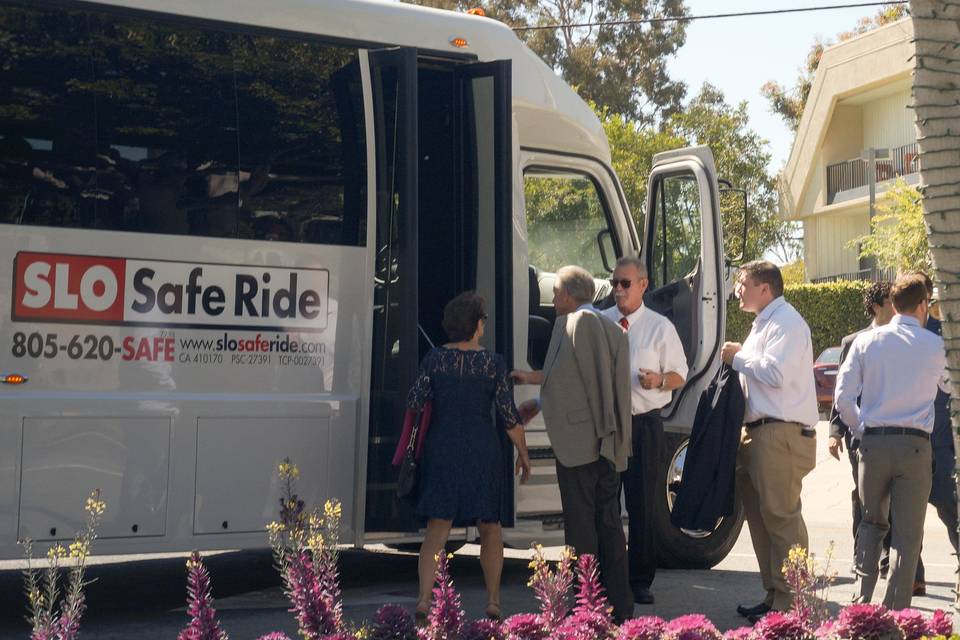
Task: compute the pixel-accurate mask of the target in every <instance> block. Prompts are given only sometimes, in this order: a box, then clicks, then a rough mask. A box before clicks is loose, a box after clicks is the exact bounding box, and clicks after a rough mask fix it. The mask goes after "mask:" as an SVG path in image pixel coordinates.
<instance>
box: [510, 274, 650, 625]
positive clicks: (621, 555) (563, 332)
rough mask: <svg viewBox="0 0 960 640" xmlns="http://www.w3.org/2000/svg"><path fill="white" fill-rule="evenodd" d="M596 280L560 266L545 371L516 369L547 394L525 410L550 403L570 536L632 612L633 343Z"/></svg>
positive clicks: (619, 608)
mask: <svg viewBox="0 0 960 640" xmlns="http://www.w3.org/2000/svg"><path fill="white" fill-rule="evenodd" d="M594 291H595V285H594V282H593V278H592V277H591V275H590V274H589V273H588V272H587V271H585V270H584V269H581V268H580V267H575V266H567V267H562V268H560V269H558V270H557V279H556V284H555V285H554V289H553V303H554V306H555V307H556V310H557V320H556V322H555V324H554V327H553V335H552V336H551V338H550V346H549V347H548V349H547V355H546V359H545V361H544V366H543V370H542V371H514V372H513V375H514V378H516V380H517V381H518V382H519V383H521V384H541V385H542V387H541V390H540V400H539V401H537V400H532V401H527V402H526V403H524V404H523V405H521V413H524V414H526V415H525V418H527V419H528V418H529V417H532V415H534V414H535V413H536V412H537V410H538V409H541V408H542V410H543V418H544V422H545V423H546V425H547V434H548V435H549V436H550V444H551V445H552V446H553V451H554V455H555V456H556V462H557V481H558V483H559V486H560V500H561V503H562V505H563V521H564V538H565V540H566V543H567V544H568V545H570V546H572V547H573V548H574V549H575V550H576V552H577V553H578V554H584V553H590V554H593V555H595V556H597V558H598V560H599V561H600V571H601V575H602V580H603V583H604V586H605V587H606V589H607V594H608V596H609V598H610V603H611V604H612V605H613V613H614V617H616V618H617V619H619V620H624V619H626V618H629V617H631V616H632V615H633V594H632V593H631V592H630V585H629V580H628V574H627V550H626V539H625V538H624V535H623V523H622V521H621V519H620V472H621V471H623V470H625V469H626V468H627V457H628V456H629V455H630V428H631V426H630V425H631V422H630V420H631V412H630V347H629V343H628V341H627V337H626V335H625V334H624V333H623V330H622V329H621V328H620V327H619V326H617V325H616V324H615V323H614V322H612V321H611V320H610V319H608V318H605V317H603V316H601V315H599V314H597V313H596V312H595V310H594V309H593V306H592V305H591V302H592V301H593V297H594Z"/></svg>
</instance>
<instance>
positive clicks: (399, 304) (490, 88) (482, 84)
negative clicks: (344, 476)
mask: <svg viewBox="0 0 960 640" xmlns="http://www.w3.org/2000/svg"><path fill="white" fill-rule="evenodd" d="M510 65H511V63H510V61H496V62H486V63H473V62H471V61H469V60H465V59H457V60H452V59H447V58H440V57H436V56H431V55H426V54H423V53H422V52H418V51H417V50H416V49H412V48H399V49H390V50H383V51H375V52H371V53H370V71H371V87H372V92H373V107H374V127H375V130H376V133H375V140H376V163H375V166H376V172H377V180H376V182H377V212H376V233H375V237H376V246H375V247H374V249H375V254H376V258H375V259H376V264H375V282H374V289H375V291H374V323H373V324H374V328H373V349H372V374H371V389H370V419H369V431H368V441H367V451H366V454H367V455H366V459H367V460H366V473H365V488H364V489H363V490H362V491H361V493H360V495H359V496H358V501H359V502H361V504H363V506H364V507H365V509H363V510H362V512H363V513H364V514H365V515H364V518H363V522H362V523H358V524H360V525H361V526H360V529H361V530H363V531H365V532H366V533H367V534H371V533H373V534H381V535H374V536H369V535H368V536H366V540H367V541H375V540H376V539H378V538H380V537H382V538H383V539H390V540H398V539H401V538H403V537H404V532H406V533H407V534H412V533H415V532H416V531H418V529H419V523H418V522H417V520H416V518H415V517H414V513H413V506H412V505H410V504H407V503H404V502H400V501H398V500H397V498H396V496H395V493H396V479H397V470H396V468H394V467H393V466H392V465H391V458H392V457H393V452H394V449H395V448H396V443H397V439H398V436H399V434H400V425H401V420H402V417H403V412H404V407H405V401H406V397H407V392H408V391H409V389H410V387H411V386H412V384H413V381H414V379H415V377H416V374H417V368H418V365H419V362H420V360H421V359H422V357H423V356H424V355H425V353H426V352H427V351H428V350H429V349H430V348H431V347H432V346H434V345H441V344H443V343H445V342H446V337H445V335H444V334H443V330H442V327H441V319H442V315H443V307H444V305H445V304H446V302H447V301H449V300H450V299H451V298H453V297H454V296H456V295H457V294H459V293H461V292H462V291H464V290H468V289H475V290H477V291H478V292H479V293H480V294H481V295H483V296H484V298H485V299H486V301H487V313H488V315H489V317H490V318H491V319H492V321H491V322H490V323H489V324H488V325H487V332H486V335H485V338H484V343H485V346H486V347H487V348H490V349H493V350H496V351H497V352H498V353H501V354H503V355H504V356H505V357H506V359H507V362H508V365H510V366H512V365H513V361H512V353H511V351H512V342H513V326H512V320H513V305H512V287H511V284H512V273H513V266H512V265H513V249H512V243H511V238H512V224H511V216H512V211H511V202H512V200H511V195H512V191H511V189H512V183H511V172H512V157H511V108H510V105H511V93H510V83H511V76H510V71H511V66H510ZM510 451H511V452H512V450H510ZM362 486H363V485H361V487H362ZM505 486H508V487H511V488H512V487H513V483H512V482H508V483H506V485H505ZM507 498H508V499H509V500H511V502H512V499H513V496H512V493H511V494H510V495H508V496H507ZM358 511H360V510H359V509H358Z"/></svg>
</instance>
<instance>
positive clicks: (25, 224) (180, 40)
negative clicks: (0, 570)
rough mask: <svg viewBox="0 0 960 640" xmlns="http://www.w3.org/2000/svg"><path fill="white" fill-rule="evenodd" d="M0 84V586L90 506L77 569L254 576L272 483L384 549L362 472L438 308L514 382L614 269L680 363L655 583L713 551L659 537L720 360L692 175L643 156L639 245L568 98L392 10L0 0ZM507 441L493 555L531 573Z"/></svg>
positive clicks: (384, 442)
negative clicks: (472, 298) (557, 284)
mask: <svg viewBox="0 0 960 640" xmlns="http://www.w3.org/2000/svg"><path fill="white" fill-rule="evenodd" d="M0 61H2V62H0V310H2V312H0V377H2V382H3V384H0V557H2V558H14V557H17V556H18V555H19V554H20V549H19V548H18V546H17V541H18V540H20V539H23V538H28V537H29V538H32V539H34V540H36V541H38V542H40V543H41V544H42V543H43V542H44V541H46V542H49V541H53V540H62V539H65V538H69V537H71V536H72V535H73V534H74V532H75V531H76V530H77V529H78V528H79V525H80V520H81V516H82V506H83V501H84V498H85V496H86V495H87V494H88V493H89V492H90V491H91V490H92V489H94V488H98V487H99V488H100V489H102V491H103V497H104V500H105V501H106V503H107V512H106V514H105V520H104V523H103V525H102V529H101V531H100V536H101V539H100V541H99V542H98V545H97V549H98V552H100V553H141V552H160V551H182V550H189V549H215V548H234V549H235V548H250V547H260V546H265V545H266V536H265V534H264V525H265V523H266V522H268V521H269V520H271V519H273V518H274V517H275V514H276V513H277V510H278V506H279V504H278V497H279V486H278V481H277V477H276V476H277V474H276V466H277V463H278V462H279V461H280V460H282V459H283V458H284V457H287V456H289V457H290V458H292V459H294V460H295V461H296V462H297V463H298V464H299V467H300V469H301V472H302V475H301V478H300V481H299V488H300V493H301V494H302V496H303V497H304V498H305V499H306V500H307V502H308V503H313V504H316V503H320V502H322V501H323V500H324V499H325V498H327V497H337V498H339V499H340V500H342V502H343V504H344V528H345V531H344V532H343V533H344V539H345V540H348V541H351V542H352V543H353V544H355V545H363V544H368V543H373V542H386V543H390V544H398V543H404V542H411V541H415V540H417V531H418V528H417V522H416V521H415V519H414V518H413V515H412V511H411V508H410V507H409V506H407V505H405V504H402V503H399V502H398V501H397V500H396V498H395V496H394V492H395V480H396V470H395V469H394V468H393V467H392V466H391V464H390V459H391V456H392V453H393V449H394V447H395V444H396V439H397V435H398V431H399V423H400V420H401V417H402V413H403V407H404V400H405V397H406V395H407V390H408V389H409V387H410V384H411V382H412V380H413V378H414V376H415V374H416V370H417V366H418V363H419V361H420V358H421V356H422V355H423V354H424V353H425V352H426V350H427V349H428V348H429V346H430V344H431V343H442V342H444V335H443V332H442V329H441V327H440V320H441V315H442V314H441V311H442V308H443V305H444V303H445V302H446V301H447V300H449V299H450V298H451V297H453V296H454V295H456V294H457V293H459V292H461V291H463V290H465V289H477V290H479V291H480V292H481V293H482V294H483V295H484V296H485V297H486V299H487V301H488V304H489V315H490V318H491V320H490V323H489V325H488V330H487V336H486V338H485V340H486V345H487V346H488V347H489V348H490V349H495V350H497V351H498V352H500V353H503V354H504V355H505V356H506V358H507V360H508V361H509V363H510V365H511V366H514V367H518V368H531V367H532V368H536V367H539V366H540V365H541V364H542V360H543V356H544V353H545V350H546V346H547V342H548V340H549V337H550V331H551V326H552V323H553V320H554V317H555V311H554V309H553V307H552V305H551V298H552V284H553V280H554V275H553V274H554V272H555V270H556V269H557V268H558V267H559V266H561V265H564V264H569V263H573V264H579V265H582V266H584V267H585V268H587V269H588V270H590V271H591V272H592V273H594V274H595V276H596V278H597V280H598V283H599V284H600V285H601V286H600V289H599V293H598V297H597V302H598V303H599V304H610V297H609V293H610V289H609V285H608V284H607V278H608V277H609V274H610V271H611V269H612V266H613V264H614V262H615V260H616V259H617V257H618V256H622V255H637V254H638V253H639V254H641V255H642V256H643V257H644V259H645V260H646V262H647V265H648V267H649V271H650V277H651V291H650V293H649V296H648V304H649V305H650V306H651V307H652V308H654V309H656V310H658V311H661V312H662V313H665V314H667V315H668V316H669V317H670V318H671V319H672V320H673V322H674V323H675V324H676V326H677V328H678V330H679V332H680V336H681V337H682V339H683V342H684V346H685V348H686V349H687V358H688V361H689V363H690V365H691V373H690V376H689V377H690V379H689V381H688V383H687V385H686V387H685V388H684V389H682V390H679V391H678V392H676V394H675V398H674V402H673V403H672V404H671V405H670V406H669V407H668V408H666V409H665V410H664V415H665V417H666V418H667V422H668V429H669V430H670V431H671V436H670V438H668V441H669V447H668V451H666V452H665V457H664V461H663V469H662V473H661V476H662V479H663V491H662V495H663V498H664V499H663V501H662V504H660V505H659V506H658V513H659V516H660V517H659V521H660V525H661V535H662V536H663V537H664V539H665V540H666V543H665V544H664V551H663V558H662V561H663V563H664V564H665V565H669V566H710V565H712V564H714V563H716V562H718V561H719V560H720V559H721V558H722V557H723V556H724V555H725V554H726V553H727V552H728V551H729V549H730V547H731V546H732V544H733V542H734V540H735V538H736V535H737V532H738V531H739V528H740V525H741V523H742V516H740V515H739V514H737V516H735V517H731V518H726V519H724V520H721V521H720V522H719V523H718V526H717V528H716V529H715V530H713V531H680V530H677V529H673V528H671V527H670V525H669V521H668V516H669V508H670V504H671V501H670V496H671V491H672V490H673V489H675V482H676V480H677V478H678V477H679V474H680V473H681V472H682V466H683V458H684V456H683V452H684V443H685V441H686V435H687V434H688V433H689V429H690V425H691V423H692V420H693V414H694V410H695V405H696V402H697V399H698V396H699V394H700V391H701V390H702V389H703V388H704V387H705V386H706V384H707V383H708V382H709V380H710V378H711V377H712V375H713V374H714V373H715V371H716V370H717V367H718V356H719V346H720V343H721V340H722V337H723V332H724V305H725V295H724V293H725V292H724V277H723V273H724V255H723V240H722V238H721V236H720V233H721V231H720V226H719V217H718V216H719V213H718V199H719V192H718V187H717V180H716V176H715V175H714V174H715V169H714V164H713V159H712V156H711V155H710V153H709V151H707V150H706V149H690V150H679V151H676V152H671V153H668V154H662V155H661V156H658V157H657V158H656V162H655V167H654V170H653V174H652V176H651V183H650V192H649V193H650V196H649V202H648V207H647V210H648V212H649V214H648V216H647V220H646V225H645V226H646V229H645V231H644V234H643V236H642V237H641V236H639V235H638V233H637V231H636V229H635V228H634V224H633V223H632V221H631V217H630V213H629V211H628V210H627V205H626V202H625V200H624V196H623V192H622V190H621V187H620V184H619V183H618V179H617V176H616V175H615V174H614V172H613V170H612V169H611V160H610V150H609V148H608V144H607V140H606V138H605V136H604V132H603V129H602V127H601V124H600V122H599V121H598V119H597V118H596V116H595V115H594V114H593V112H592V111H591V109H590V108H589V107H588V106H587V105H586V104H585V103H584V102H583V101H582V100H580V98H578V97H577V95H576V94H575V93H574V91H573V90H572V89H571V88H570V87H568V86H567V85H566V84H564V82H563V81H562V80H561V79H559V78H558V77H557V76H556V75H555V74H554V72H553V71H552V70H551V69H549V68H548V67H547V66H546V65H545V64H544V63H543V62H542V61H541V60H540V59H538V58H537V57H536V56H535V55H534V54H533V53H532V52H531V51H529V50H528V49H527V48H526V47H525V46H524V45H523V44H522V43H521V42H520V41H519V40H518V39H517V38H516V37H515V35H514V34H513V33H512V31H511V30H510V29H509V28H507V27H506V26H504V25H502V24H500V23H498V22H496V21H493V20H490V19H487V18H483V17H480V16H473V15H461V14H456V13H452V12H443V11H437V10H431V9H425V8H419V7H413V6H410V5H403V4H391V3H379V2H370V1H367V2H362V1H354V0H273V1H272V2H269V3H264V2H263V1H262V0H231V1H230V2H223V1H218V0H164V1H163V2H159V1H158V0H102V1H100V2H80V1H73V0H0ZM534 393H536V389H530V388H522V389H518V391H517V395H518V401H519V400H522V399H524V398H526V397H529V395H532V394H534ZM527 438H528V441H529V443H530V447H531V451H532V457H533V459H534V464H535V466H534V475H533V478H532V479H531V481H530V483H529V484H526V485H523V486H519V485H514V484H513V483H510V486H511V490H512V492H511V494H510V495H509V499H510V500H511V501H512V502H513V505H514V513H515V522H514V523H506V524H514V525H515V528H513V529H510V530H508V532H507V534H508V541H509V542H512V543H513V544H516V545H526V544H528V543H529V542H530V541H531V540H540V541H543V542H545V543H548V544H550V543H558V542H560V541H561V540H562V537H561V536H562V529H561V526H562V525H561V521H560V516H559V513H560V502H559V493H558V490H557V484H556V477H555V471H554V462H553V458H552V454H551V449H550V443H549V440H548V438H547V435H546V432H545V430H544V427H543V424H542V422H539V421H535V422H534V423H532V424H531V425H530V426H529V427H528V432H527ZM471 533H472V531H470V530H467V531H461V532H460V538H461V539H466V536H469V535H471Z"/></svg>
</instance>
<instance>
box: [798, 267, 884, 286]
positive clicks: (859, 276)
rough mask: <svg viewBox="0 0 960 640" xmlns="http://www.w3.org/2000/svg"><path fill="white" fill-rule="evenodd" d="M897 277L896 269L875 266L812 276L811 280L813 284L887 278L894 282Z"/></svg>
mask: <svg viewBox="0 0 960 640" xmlns="http://www.w3.org/2000/svg"><path fill="white" fill-rule="evenodd" d="M896 279H897V271H896V269H878V268H877V267H873V268H870V269H860V270H859V271H853V272H850V273H838V274H835V275H832V276H823V277H820V278H811V279H810V282H811V283H812V284H821V283H823V282H838V281H840V280H860V281H864V282H880V281H883V280H886V281H887V282H893V281H894V280H896Z"/></svg>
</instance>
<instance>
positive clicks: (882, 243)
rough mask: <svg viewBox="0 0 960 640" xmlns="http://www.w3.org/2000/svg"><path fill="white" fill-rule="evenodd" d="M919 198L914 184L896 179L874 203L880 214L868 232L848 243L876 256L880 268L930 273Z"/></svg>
mask: <svg viewBox="0 0 960 640" xmlns="http://www.w3.org/2000/svg"><path fill="white" fill-rule="evenodd" d="M922 199H923V196H922V195H921V194H920V192H919V191H918V190H917V189H916V187H912V186H910V185H908V184H907V183H906V182H905V181H904V180H903V178H897V181H896V182H895V183H894V185H893V186H892V187H891V188H890V190H889V191H887V192H886V193H885V194H884V196H883V198H882V200H881V201H880V202H879V203H878V205H877V209H878V211H879V213H878V214H877V215H875V216H874V217H873V220H871V221H870V234H868V235H865V236H861V237H859V238H856V239H854V240H852V241H851V242H849V243H848V244H847V246H848V247H851V248H856V247H857V245H858V244H859V245H860V257H861V258H875V259H876V261H877V265H878V266H880V267H881V268H883V269H895V270H896V271H898V272H904V271H922V272H924V273H930V270H931V267H932V265H933V263H932V260H931V256H930V245H929V243H928V242H927V227H926V224H925V223H924V220H923V205H922V204H921V201H922Z"/></svg>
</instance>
